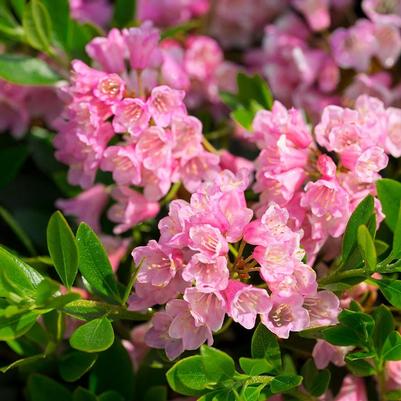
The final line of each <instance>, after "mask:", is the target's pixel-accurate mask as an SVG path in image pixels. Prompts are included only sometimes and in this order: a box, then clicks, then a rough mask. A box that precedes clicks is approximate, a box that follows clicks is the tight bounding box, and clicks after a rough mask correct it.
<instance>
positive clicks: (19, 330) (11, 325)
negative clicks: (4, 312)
mask: <svg viewBox="0 0 401 401" xmlns="http://www.w3.org/2000/svg"><path fill="white" fill-rule="evenodd" d="M37 318H38V313H37V312H33V311H32V312H30V311H29V312H19V313H17V314H15V315H12V316H9V317H6V316H0V341H5V340H12V339H14V338H18V337H20V336H22V335H24V334H25V333H26V332H27V331H28V330H29V329H30V328H31V327H32V326H33V325H34V324H35V322H36V319H37Z"/></svg>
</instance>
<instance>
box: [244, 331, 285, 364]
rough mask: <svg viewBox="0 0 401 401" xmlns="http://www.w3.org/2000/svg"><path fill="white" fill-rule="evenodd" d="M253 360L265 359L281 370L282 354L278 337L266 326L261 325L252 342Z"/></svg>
mask: <svg viewBox="0 0 401 401" xmlns="http://www.w3.org/2000/svg"><path fill="white" fill-rule="evenodd" d="M251 351H252V357H253V358H265V359H266V360H267V361H268V362H269V363H270V364H272V365H273V367H274V368H276V369H280V368H281V364H282V361H281V353H280V347H279V345H278V342H277V337H276V336H275V335H274V334H273V333H272V332H270V331H269V330H268V329H267V328H266V326H265V325H263V324H262V323H259V325H258V327H257V328H256V330H255V332H254V334H253V336H252V342H251Z"/></svg>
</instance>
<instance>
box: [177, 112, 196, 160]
mask: <svg viewBox="0 0 401 401" xmlns="http://www.w3.org/2000/svg"><path fill="white" fill-rule="evenodd" d="M171 132H172V135H173V142H174V147H173V156H174V157H176V158H181V159H191V158H192V157H195V156H197V155H198V154H199V153H201V151H202V138H203V136H202V123H201V122H200V121H199V120H198V119H197V118H195V117H191V116H187V115H184V114H178V115H174V116H173V118H172V121H171Z"/></svg>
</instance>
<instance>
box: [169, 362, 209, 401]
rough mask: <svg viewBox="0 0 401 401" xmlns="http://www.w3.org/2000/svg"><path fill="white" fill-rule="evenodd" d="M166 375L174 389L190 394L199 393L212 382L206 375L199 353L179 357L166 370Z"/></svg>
mask: <svg viewBox="0 0 401 401" xmlns="http://www.w3.org/2000/svg"><path fill="white" fill-rule="evenodd" d="M166 377H167V381H168V384H169V385H170V387H171V388H172V389H173V390H174V391H176V392H177V393H179V394H183V395H190V396H196V395H201V394H202V393H203V392H204V391H205V389H206V388H207V387H208V386H210V385H211V384H212V383H213V381H212V380H210V379H209V378H208V376H207V373H206V371H205V367H204V364H203V358H202V357H201V356H200V355H195V356H190V357H188V358H184V359H181V360H180V361H178V362H177V363H176V364H175V365H174V366H173V367H172V368H171V369H170V370H169V371H168V372H167V374H166Z"/></svg>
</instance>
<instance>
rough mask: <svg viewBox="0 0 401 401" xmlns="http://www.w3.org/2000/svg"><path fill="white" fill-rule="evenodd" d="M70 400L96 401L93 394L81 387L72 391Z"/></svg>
mask: <svg viewBox="0 0 401 401" xmlns="http://www.w3.org/2000/svg"><path fill="white" fill-rule="evenodd" d="M72 399H73V401H98V399H97V397H96V395H95V394H93V393H92V392H90V391H89V390H87V389H85V388H82V387H78V388H77V389H76V390H75V391H74V394H73V397H72Z"/></svg>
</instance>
